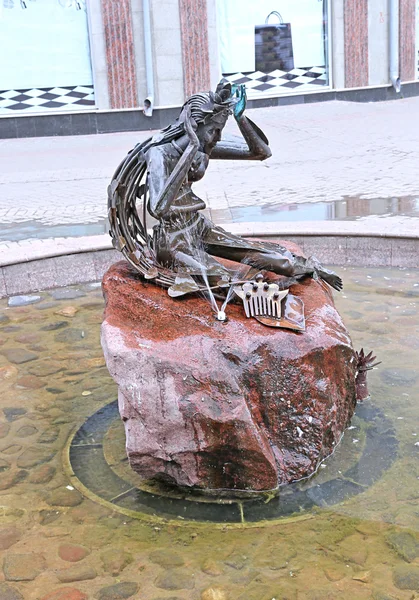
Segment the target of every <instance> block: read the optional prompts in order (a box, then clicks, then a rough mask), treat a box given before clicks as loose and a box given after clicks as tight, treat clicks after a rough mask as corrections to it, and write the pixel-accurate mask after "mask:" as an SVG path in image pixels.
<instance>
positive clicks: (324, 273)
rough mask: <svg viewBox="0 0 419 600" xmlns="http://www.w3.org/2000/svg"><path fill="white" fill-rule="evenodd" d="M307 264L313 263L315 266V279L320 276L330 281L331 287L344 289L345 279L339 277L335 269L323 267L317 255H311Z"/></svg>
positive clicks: (327, 281)
mask: <svg viewBox="0 0 419 600" xmlns="http://www.w3.org/2000/svg"><path fill="white" fill-rule="evenodd" d="M307 264H308V265H311V266H312V267H313V270H314V273H313V277H314V279H316V278H318V277H320V279H323V281H325V282H326V283H328V284H329V285H330V287H332V288H333V289H335V290H337V291H338V292H341V291H342V289H343V281H342V279H341V278H340V277H339V275H337V274H336V273H335V272H334V271H331V270H330V269H326V268H325V267H323V265H322V264H320V262H319V261H318V260H317V258H316V257H315V256H310V257H309V258H308V259H307Z"/></svg>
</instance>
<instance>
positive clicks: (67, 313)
mask: <svg viewBox="0 0 419 600" xmlns="http://www.w3.org/2000/svg"><path fill="white" fill-rule="evenodd" d="M78 312H79V309H78V308H76V307H75V306H64V308H61V309H60V310H57V311H56V312H55V314H56V315H61V316H63V317H70V318H73V317H75V316H76V314H77V313H78Z"/></svg>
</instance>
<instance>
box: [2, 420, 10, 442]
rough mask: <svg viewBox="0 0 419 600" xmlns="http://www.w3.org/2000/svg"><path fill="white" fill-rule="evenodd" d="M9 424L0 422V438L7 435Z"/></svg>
mask: <svg viewBox="0 0 419 600" xmlns="http://www.w3.org/2000/svg"><path fill="white" fill-rule="evenodd" d="M9 431H10V425H9V424H8V423H0V440H1V439H3V438H5V437H7V436H8V435H9Z"/></svg>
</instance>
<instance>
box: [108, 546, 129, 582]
mask: <svg viewBox="0 0 419 600" xmlns="http://www.w3.org/2000/svg"><path fill="white" fill-rule="evenodd" d="M101 559H102V564H103V569H104V571H105V572H106V573H110V575H112V576H113V577H116V576H117V575H119V574H120V573H121V572H122V571H123V570H124V569H125V567H127V566H128V565H129V564H131V563H132V561H133V558H132V555H131V554H130V553H129V552H125V550H114V549H113V548H110V549H109V550H106V551H105V552H103V553H102V554H101Z"/></svg>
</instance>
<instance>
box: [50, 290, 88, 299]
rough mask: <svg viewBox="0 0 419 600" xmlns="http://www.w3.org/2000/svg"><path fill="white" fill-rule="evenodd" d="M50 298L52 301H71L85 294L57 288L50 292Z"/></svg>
mask: <svg viewBox="0 0 419 600" xmlns="http://www.w3.org/2000/svg"><path fill="white" fill-rule="evenodd" d="M50 294H51V296H52V297H53V298H54V300H73V299H74V298H81V297H82V296H85V295H86V294H85V293H84V292H82V291H81V290H76V289H73V288H58V289H56V290H51V291H50Z"/></svg>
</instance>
